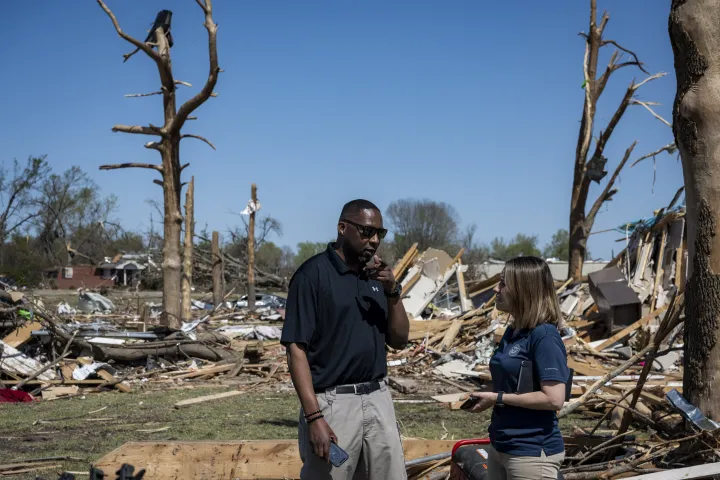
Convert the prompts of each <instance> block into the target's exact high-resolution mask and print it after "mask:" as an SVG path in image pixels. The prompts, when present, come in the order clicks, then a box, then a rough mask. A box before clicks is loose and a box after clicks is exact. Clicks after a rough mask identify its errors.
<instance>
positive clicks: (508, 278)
mask: <svg viewBox="0 0 720 480" xmlns="http://www.w3.org/2000/svg"><path fill="white" fill-rule="evenodd" d="M503 276H504V279H503V280H504V283H505V287H506V289H507V299H508V303H509V305H510V306H511V312H512V316H513V323H514V325H515V328H517V329H523V328H530V329H532V328H535V327H537V326H538V325H541V324H543V323H550V324H553V325H555V326H556V327H557V328H560V327H561V326H562V313H561V312H560V304H559V303H558V297H557V294H556V293H555V283H554V281H553V277H552V273H550V267H549V266H548V264H547V263H546V262H545V261H544V260H543V259H541V258H537V257H516V258H513V259H511V260H509V261H508V262H506V263H505V269H504V271H503Z"/></svg>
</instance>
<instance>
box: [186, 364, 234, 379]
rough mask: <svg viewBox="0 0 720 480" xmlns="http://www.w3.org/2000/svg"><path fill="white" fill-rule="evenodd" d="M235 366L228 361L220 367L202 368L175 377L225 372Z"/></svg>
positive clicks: (193, 376)
mask: <svg viewBox="0 0 720 480" xmlns="http://www.w3.org/2000/svg"><path fill="white" fill-rule="evenodd" d="M233 367H235V364H234V363H228V364H226V365H220V366H218V367H210V368H201V369H199V370H196V371H194V372H190V373H183V374H181V375H176V376H174V377H173V378H195V377H202V376H203V375H210V374H215V373H225V372H229V371H230V370H232V369H233Z"/></svg>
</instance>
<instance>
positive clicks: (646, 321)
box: [595, 305, 667, 351]
mask: <svg viewBox="0 0 720 480" xmlns="http://www.w3.org/2000/svg"><path fill="white" fill-rule="evenodd" d="M665 310H667V305H665V306H664V307H662V308H658V309H657V310H654V311H652V312H650V313H648V314H647V315H646V316H644V317H643V318H641V319H640V320H638V321H637V322H635V323H633V324H632V325H630V326H628V327H625V328H623V329H622V330H620V331H619V332H618V333H616V334H615V335H613V336H612V337H610V338H608V339H607V340H605V341H604V342H603V343H601V344H600V345H598V346H597V347H595V350H598V351H602V350H604V349H606V348H608V347H609V346H611V345H613V344H615V343H617V342H619V341H620V340H622V339H623V338H625V337H627V336H628V335H630V334H631V333H633V332H634V331H635V330H637V329H639V328H641V327H644V326H646V325H648V324H649V323H650V322H651V321H653V320H654V319H655V317H657V316H658V315H660V314H661V313H663V312H664V311H665Z"/></svg>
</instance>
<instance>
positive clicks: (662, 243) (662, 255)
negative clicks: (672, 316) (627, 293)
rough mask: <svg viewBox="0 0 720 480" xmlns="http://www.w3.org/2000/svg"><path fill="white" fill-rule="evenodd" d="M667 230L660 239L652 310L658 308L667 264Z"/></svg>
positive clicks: (651, 301)
mask: <svg viewBox="0 0 720 480" xmlns="http://www.w3.org/2000/svg"><path fill="white" fill-rule="evenodd" d="M667 233H668V231H667V228H665V229H663V232H662V238H661V239H660V250H659V251H658V263H657V267H656V268H655V281H654V282H653V291H652V297H651V298H650V308H651V309H653V308H656V307H657V305H656V304H655V301H656V300H657V290H658V287H659V286H660V281H661V280H662V275H663V265H664V264H665V243H666V242H667Z"/></svg>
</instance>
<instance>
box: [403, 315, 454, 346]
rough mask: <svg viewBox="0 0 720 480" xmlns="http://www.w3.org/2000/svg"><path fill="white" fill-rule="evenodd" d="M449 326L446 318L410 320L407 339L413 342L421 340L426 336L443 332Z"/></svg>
mask: <svg viewBox="0 0 720 480" xmlns="http://www.w3.org/2000/svg"><path fill="white" fill-rule="evenodd" d="M449 327H450V322H449V321H447V320H410V335H409V338H408V340H409V341H411V342H413V341H417V340H422V339H423V338H425V337H426V336H428V337H432V336H434V335H435V334H437V333H440V332H444V331H445V330H447V329H448V328H449Z"/></svg>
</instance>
